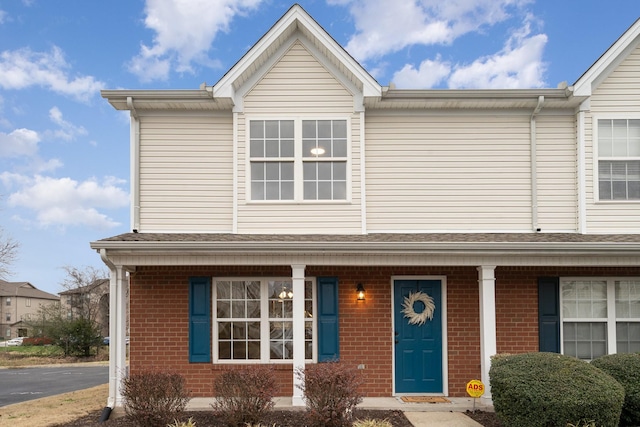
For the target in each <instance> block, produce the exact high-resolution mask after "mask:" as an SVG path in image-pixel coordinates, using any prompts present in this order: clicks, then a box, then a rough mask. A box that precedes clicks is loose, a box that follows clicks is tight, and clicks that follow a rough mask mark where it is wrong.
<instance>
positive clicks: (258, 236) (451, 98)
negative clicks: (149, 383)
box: [91, 5, 640, 406]
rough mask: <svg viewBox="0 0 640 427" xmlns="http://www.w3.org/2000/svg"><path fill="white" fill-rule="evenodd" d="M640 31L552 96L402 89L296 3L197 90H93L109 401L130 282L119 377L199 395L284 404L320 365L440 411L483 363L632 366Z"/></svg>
mask: <svg viewBox="0 0 640 427" xmlns="http://www.w3.org/2000/svg"><path fill="white" fill-rule="evenodd" d="M639 35H640V22H636V23H635V24H634V25H633V26H632V27H631V28H629V29H628V31H627V32H626V33H625V34H624V35H623V36H622V37H621V38H620V39H619V40H617V41H616V42H615V43H614V44H613V45H612V47H611V48H610V49H609V50H608V51H607V52H605V53H604V55H603V56H602V57H600V58H599V59H598V60H597V61H596V62H595V63H594V65H593V66H592V67H591V68H589V70H587V72H586V73H585V74H584V75H583V76H582V77H580V78H579V80H578V81H577V82H576V83H575V84H574V85H572V86H568V87H560V88H556V89H527V90H506V89H505V90H400V89H394V88H393V87H382V86H380V85H379V84H378V83H377V82H376V81H375V80H374V79H373V78H372V77H371V76H370V75H369V74H368V73H367V71H366V70H365V69H363V68H362V67H361V66H360V65H359V64H358V63H357V62H356V61H355V60H354V59H353V58H352V57H351V56H350V55H349V54H348V53H347V52H346V51H345V50H344V49H343V48H342V47H341V46H339V45H338V44H337V43H336V41H335V40H334V39H333V38H332V37H331V36H330V35H329V34H327V32H325V30H324V29H323V28H321V27H320V26H319V25H318V23H317V22H315V21H314V20H313V19H312V18H311V17H310V16H309V15H308V14H307V13H306V12H305V11H304V10H303V9H302V8H301V7H300V6H298V5H295V6H293V7H292V8H291V9H290V10H289V11H288V12H287V13H286V14H285V15H284V16H283V17H282V18H281V19H280V20H279V21H278V22H276V23H275V25H274V26H273V27H272V28H271V29H270V30H269V31H268V32H267V33H266V34H265V35H264V36H263V37H262V38H261V39H260V40H259V41H258V42H257V43H256V44H255V45H254V46H253V47H252V48H251V49H250V50H249V51H248V52H247V53H246V54H245V55H244V56H243V57H242V58H240V60H239V61H238V62H237V63H236V64H235V65H234V66H233V68H231V69H230V70H229V71H228V72H227V73H226V74H225V75H224V76H223V77H222V78H221V79H220V81H218V82H217V83H216V84H215V85H213V86H207V85H206V84H204V85H203V86H202V87H201V88H200V89H198V90H106V91H103V92H102V95H103V97H104V98H106V99H107V100H108V101H109V103H110V104H111V105H112V106H113V107H114V108H116V109H117V110H128V111H129V112H130V116H131V182H132V187H131V192H132V210H131V215H132V224H131V227H132V232H131V233H126V234H122V235H118V236H114V237H110V238H105V239H103V240H99V241H94V242H92V243H91V247H92V248H93V249H95V250H97V251H98V252H99V253H100V255H101V257H102V259H103V261H104V262H105V263H106V264H107V266H109V268H110V270H111V295H110V297H111V304H110V307H111V330H110V336H111V342H112V345H111V348H110V351H111V366H110V369H111V372H110V392H109V393H110V394H109V405H110V406H114V405H119V404H121V392H120V380H121V379H122V376H123V375H124V373H125V372H126V369H125V366H126V364H125V362H126V360H125V354H126V346H125V336H126V333H125V331H126V318H127V317H126V315H127V310H126V303H127V298H126V285H127V283H129V282H128V281H129V280H130V290H129V292H130V294H129V295H130V300H129V303H130V311H129V314H130V336H131V342H130V358H129V363H130V365H129V366H130V372H131V373H136V372H139V371H140V370H142V369H146V368H151V367H154V368H167V369H172V370H176V369H178V370H180V372H181V373H182V374H183V375H184V376H185V377H186V379H187V384H188V387H189V389H190V390H192V392H193V395H194V396H200V397H206V396H212V395H213V380H214V378H215V377H216V376H217V375H219V374H220V373H221V372H223V371H225V370H227V369H231V368H233V367H236V366H244V365H248V364H256V363H261V364H269V365H271V366H273V367H274V369H275V371H276V373H277V375H278V379H279V391H280V393H279V394H280V395H282V396H291V397H292V403H293V404H294V405H300V404H302V396H301V390H300V389H299V388H297V387H296V383H297V382H298V381H299V379H298V378H297V377H296V376H295V375H294V370H295V369H297V368H303V367H304V366H306V365H308V364H313V363H320V362H323V361H328V360H334V359H340V360H341V361H343V362H345V363H348V364H351V365H353V366H357V367H359V368H361V369H362V373H363V375H364V378H365V384H364V386H363V387H364V388H363V391H364V393H365V394H366V395H367V396H370V397H374V396H397V395H405V394H421V395H425V394H433V395H444V396H454V397H455V396H465V384H466V383H467V382H468V381H469V380H471V379H474V378H481V379H482V380H483V381H484V383H485V384H486V385H488V384H489V378H488V371H489V367H490V363H491V361H490V358H491V356H492V355H494V354H496V353H520V352H531V351H553V352H562V353H564V354H569V355H574V356H577V357H579V358H581V359H592V358H595V357H598V356H600V355H603V354H606V353H615V352H630V351H640V47H639V45H640V38H639ZM594 59H595V58H594ZM361 291H363V292H361ZM361 293H363V294H364V295H361ZM489 391H490V390H489ZM485 397H488V398H490V392H488V393H486V395H485Z"/></svg>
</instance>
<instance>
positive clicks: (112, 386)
mask: <svg viewBox="0 0 640 427" xmlns="http://www.w3.org/2000/svg"><path fill="white" fill-rule="evenodd" d="M100 258H102V262H104V263H105V265H106V266H107V267H108V268H109V272H110V274H109V319H111V320H110V321H109V340H110V342H109V396H108V397H107V406H108V407H109V408H111V409H113V408H115V407H116V401H117V395H118V381H119V377H118V369H117V366H116V363H115V361H116V354H117V353H116V345H115V343H112V342H111V340H113V339H115V337H116V334H117V326H116V322H114V321H113V320H114V319H115V318H116V316H117V281H116V266H115V265H114V264H113V263H112V262H111V260H110V259H109V258H108V257H107V251H106V250H105V249H100ZM112 344H113V345H112Z"/></svg>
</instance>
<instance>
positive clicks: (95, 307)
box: [60, 279, 109, 337]
mask: <svg viewBox="0 0 640 427" xmlns="http://www.w3.org/2000/svg"><path fill="white" fill-rule="evenodd" d="M60 304H62V307H63V308H64V309H65V312H66V313H67V318H69V319H75V318H78V317H82V316H85V317H87V318H89V319H92V320H94V321H96V322H97V323H98V325H99V328H100V334H101V335H102V336H103V337H106V336H108V335H109V279H99V280H96V281H95V282H93V283H92V284H90V285H87V286H82V287H79V288H75V289H70V290H68V291H64V292H60Z"/></svg>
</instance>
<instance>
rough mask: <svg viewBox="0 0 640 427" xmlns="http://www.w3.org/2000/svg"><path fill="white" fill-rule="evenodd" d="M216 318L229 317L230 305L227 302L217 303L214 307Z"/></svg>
mask: <svg viewBox="0 0 640 427" xmlns="http://www.w3.org/2000/svg"><path fill="white" fill-rule="evenodd" d="M216 316H217V317H219V318H228V317H231V304H230V302H229V301H218V302H217V307H216Z"/></svg>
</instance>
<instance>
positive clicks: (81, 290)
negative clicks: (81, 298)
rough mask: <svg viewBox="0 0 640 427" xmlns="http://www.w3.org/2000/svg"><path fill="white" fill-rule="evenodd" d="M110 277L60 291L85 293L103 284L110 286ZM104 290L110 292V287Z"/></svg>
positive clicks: (69, 293)
mask: <svg viewBox="0 0 640 427" xmlns="http://www.w3.org/2000/svg"><path fill="white" fill-rule="evenodd" d="M108 285H109V279H96V280H95V281H94V282H93V283H91V284H89V285H86V286H80V287H78V288H73V289H67V290H66V291H63V292H60V295H84V294H88V293H90V292H92V291H93V290H94V289H96V288H99V287H101V286H108ZM104 292H107V293H108V292H109V289H108V288H107V289H105V291H104Z"/></svg>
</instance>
